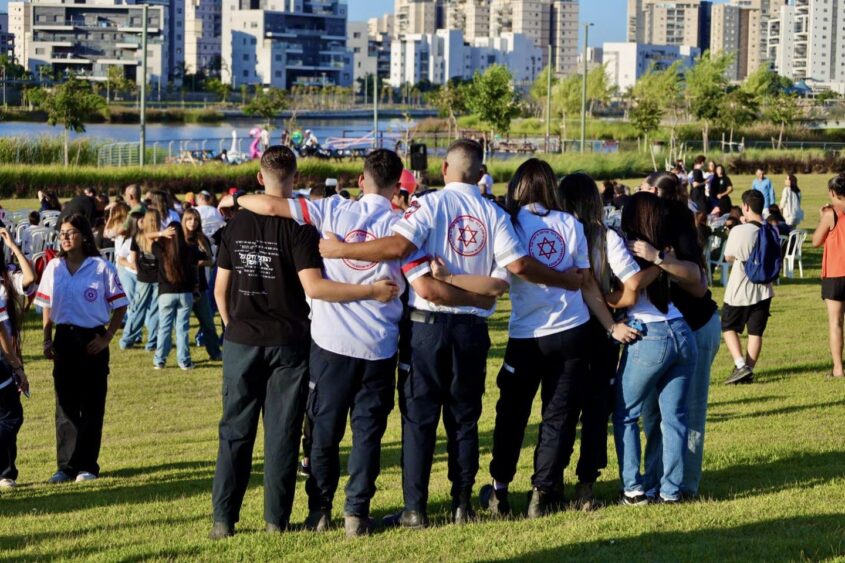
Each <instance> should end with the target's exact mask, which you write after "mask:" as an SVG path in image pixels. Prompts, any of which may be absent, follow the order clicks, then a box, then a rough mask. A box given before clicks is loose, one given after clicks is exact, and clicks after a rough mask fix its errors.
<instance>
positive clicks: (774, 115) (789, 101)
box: [763, 93, 801, 149]
mask: <svg viewBox="0 0 845 563" xmlns="http://www.w3.org/2000/svg"><path fill="white" fill-rule="evenodd" d="M763 115H765V117H766V119H768V120H769V121H770V122H771V123H772V124H774V125H777V126H779V128H780V131H779V132H778V144H777V148H778V149H779V148H781V146H782V145H783V133H784V131H785V130H786V128H787V126H791V125H792V124H793V123H795V121H797V120H798V118H799V117H800V115H801V108H800V107H798V100H797V99H796V97H795V96H793V95H790V94H784V93H780V94H777V95H776V96H769V97H768V98H767V99H766V103H765V106H764V109H763Z"/></svg>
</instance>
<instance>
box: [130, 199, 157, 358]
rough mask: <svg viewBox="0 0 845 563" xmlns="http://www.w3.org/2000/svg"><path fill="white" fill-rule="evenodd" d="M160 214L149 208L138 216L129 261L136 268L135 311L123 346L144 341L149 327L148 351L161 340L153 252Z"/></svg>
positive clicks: (155, 261)
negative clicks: (142, 214)
mask: <svg viewBox="0 0 845 563" xmlns="http://www.w3.org/2000/svg"><path fill="white" fill-rule="evenodd" d="M160 226H161V214H160V213H159V212H158V210H156V209H152V208H150V209H148V210H147V212H146V214H144V217H143V218H142V219H139V220H138V228H137V233H136V235H135V236H134V237H132V240H131V242H130V247H129V258H128V259H127V262H130V263H132V264H134V265H135V268H136V270H137V274H136V278H137V283H136V285H135V295H134V296H133V300H132V306H131V310H132V314H131V316H130V319H129V320H128V322H127V323H126V327H124V329H123V336H122V337H121V339H120V348H121V349H123V350H125V349H127V348H131V347H132V346H134V345H135V344H136V343H138V342H140V341H141V329H142V328H143V327H144V326H146V327H147V344H146V346H145V348H146V350H147V351H148V352H151V351H153V350H155V349H156V345H157V342H158V260H157V259H156V257H155V255H154V254H153V249H152V246H153V240H154V239H156V238H158V237H159V236H161V234H162V232H161V230H160Z"/></svg>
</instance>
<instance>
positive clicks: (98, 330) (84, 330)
mask: <svg viewBox="0 0 845 563" xmlns="http://www.w3.org/2000/svg"><path fill="white" fill-rule="evenodd" d="M56 329H57V330H58V329H62V330H67V331H70V332H78V333H80V334H102V333H103V332H104V331H105V330H106V329H105V328H104V327H102V326H92V327H84V326H76V325H69V324H57V325H56Z"/></svg>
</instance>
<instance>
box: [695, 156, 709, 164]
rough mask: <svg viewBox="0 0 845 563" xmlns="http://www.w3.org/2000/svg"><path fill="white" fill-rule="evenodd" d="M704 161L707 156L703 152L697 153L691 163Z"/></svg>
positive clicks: (702, 162)
mask: <svg viewBox="0 0 845 563" xmlns="http://www.w3.org/2000/svg"><path fill="white" fill-rule="evenodd" d="M705 162H707V157H706V156H704V155H703V154H700V155H698V156H697V157H695V160H693V163H695V164H704V163H705Z"/></svg>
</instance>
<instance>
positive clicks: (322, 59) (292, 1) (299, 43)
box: [221, 0, 353, 88]
mask: <svg viewBox="0 0 845 563" xmlns="http://www.w3.org/2000/svg"><path fill="white" fill-rule="evenodd" d="M346 9H347V7H346V2H344V1H342V0H223V13H222V19H223V25H222V42H221V44H222V56H223V64H222V68H221V79H222V80H223V82H225V83H227V84H231V85H232V86H233V87H237V86H240V85H241V84H253V85H263V86H274V87H279V88H290V87H291V86H293V85H294V84H314V85H328V84H335V85H340V86H351V85H352V79H353V70H352V54H351V53H350V52H349V51H348V50H347V48H346V20H347V13H346Z"/></svg>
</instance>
